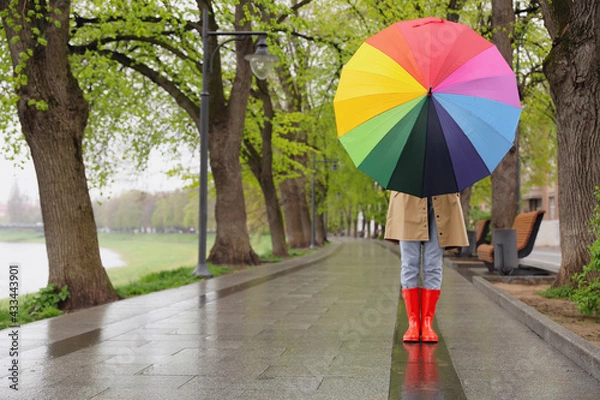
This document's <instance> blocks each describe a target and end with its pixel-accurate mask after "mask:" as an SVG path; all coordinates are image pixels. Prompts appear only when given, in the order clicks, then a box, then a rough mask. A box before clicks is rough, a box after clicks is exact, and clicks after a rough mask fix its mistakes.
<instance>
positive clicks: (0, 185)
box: [0, 153, 197, 204]
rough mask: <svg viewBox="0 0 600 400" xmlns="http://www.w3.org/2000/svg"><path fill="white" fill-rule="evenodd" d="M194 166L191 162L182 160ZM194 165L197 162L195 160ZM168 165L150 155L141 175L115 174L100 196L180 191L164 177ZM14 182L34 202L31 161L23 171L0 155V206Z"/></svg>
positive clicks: (179, 184) (94, 192) (94, 193)
mask: <svg viewBox="0 0 600 400" xmlns="http://www.w3.org/2000/svg"><path fill="white" fill-rule="evenodd" d="M186 162H188V163H189V164H190V165H194V159H193V157H191V159H190V160H186ZM196 163H197V159H196ZM170 165H171V163H169V162H168V161H167V160H165V159H164V158H163V157H161V156H160V155H158V154H157V153H154V154H152V155H151V156H150V162H149V166H148V169H147V170H146V171H143V172H141V173H138V172H135V171H130V172H123V173H119V174H118V175H117V176H115V183H114V184H112V185H110V186H109V187H108V188H106V189H104V190H103V194H104V195H112V196H118V195H119V194H121V193H122V192H125V191H127V190H131V189H138V190H144V191H147V192H151V193H155V192H161V191H172V190H177V189H181V188H183V186H184V182H183V181H182V180H180V179H178V178H170V177H167V176H166V174H165V171H167V170H168V169H169V167H170ZM15 182H16V183H17V184H18V186H19V192H20V194H21V195H25V196H27V198H28V199H29V200H30V203H31V204H37V203H38V198H39V194H38V188H37V179H36V176H35V170H34V168H33V162H32V161H31V160H27V161H26V162H25V164H24V167H23V168H20V167H15V163H14V162H13V161H7V160H5V159H4V158H3V157H2V156H0V204H6V203H7V201H8V198H9V196H10V193H11V190H12V187H13V185H14V184H15ZM90 195H91V197H92V198H93V199H94V198H98V197H99V192H98V191H97V190H92V191H91V192H90Z"/></svg>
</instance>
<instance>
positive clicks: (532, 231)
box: [477, 210, 545, 273]
mask: <svg viewBox="0 0 600 400" xmlns="http://www.w3.org/2000/svg"><path fill="white" fill-rule="evenodd" d="M544 213H545V211H544V210H538V211H531V212H527V213H522V214H519V215H517V217H516V218H515V222H514V223H513V225H512V229H514V230H515V231H516V233H517V243H516V245H517V257H518V258H524V257H527V256H528V255H529V253H531V250H533V245H534V244H535V238H536V237H537V234H538V231H539V229H540V225H541V224H542V219H543V218H544ZM477 257H478V258H479V260H481V261H483V263H484V264H485V266H486V267H487V268H488V269H489V270H490V271H494V270H495V268H494V246H493V245H491V244H487V243H484V244H481V245H479V246H478V247H477ZM500 272H501V273H507V272H506V271H500ZM509 272H510V271H509Z"/></svg>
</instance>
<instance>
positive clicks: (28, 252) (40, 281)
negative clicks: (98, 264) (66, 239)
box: [0, 242, 126, 299]
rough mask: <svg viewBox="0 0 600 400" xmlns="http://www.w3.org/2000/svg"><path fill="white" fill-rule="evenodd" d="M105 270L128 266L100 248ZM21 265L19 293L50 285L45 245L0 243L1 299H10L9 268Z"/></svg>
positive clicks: (108, 251)
mask: <svg viewBox="0 0 600 400" xmlns="http://www.w3.org/2000/svg"><path fill="white" fill-rule="evenodd" d="M100 257H101V258H102V265H104V268H117V267H124V266H125V265H126V264H125V262H123V260H122V259H121V257H120V256H119V255H118V254H117V253H115V252H114V251H112V250H109V249H103V248H100ZM13 263H17V264H19V293H20V294H25V293H32V292H37V291H38V290H39V289H41V288H43V287H46V285H48V255H47V254H46V245H45V244H43V243H6V242H0V299H1V298H5V297H8V294H9V293H8V279H9V267H10V265H11V264H13Z"/></svg>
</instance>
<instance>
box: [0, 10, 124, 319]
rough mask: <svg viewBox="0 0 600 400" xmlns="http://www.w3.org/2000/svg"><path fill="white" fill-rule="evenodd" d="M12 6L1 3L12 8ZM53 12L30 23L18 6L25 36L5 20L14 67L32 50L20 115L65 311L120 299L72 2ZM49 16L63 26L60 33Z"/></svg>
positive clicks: (20, 91)
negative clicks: (103, 227)
mask: <svg viewBox="0 0 600 400" xmlns="http://www.w3.org/2000/svg"><path fill="white" fill-rule="evenodd" d="M7 3H8V1H1V2H0V10H5V9H6V6H7ZM49 5H50V7H51V8H53V9H54V8H58V9H60V11H61V14H55V13H52V14H51V15H50V14H48V15H44V16H43V17H42V18H35V17H34V18H33V19H32V20H31V21H25V20H24V19H22V18H21V16H22V15H29V14H28V11H33V12H40V13H41V12H43V13H45V12H46V10H45V8H43V9H42V11H35V8H34V7H35V4H34V2H29V1H24V0H21V1H18V5H17V6H16V7H15V8H16V9H18V10H20V11H19V14H18V15H11V17H12V18H14V19H15V24H16V25H15V26H21V27H22V30H21V31H20V32H19V34H18V36H19V37H20V40H18V41H14V40H13V38H14V37H15V36H17V34H16V33H15V31H14V30H13V28H12V27H9V26H8V25H7V24H6V20H4V19H3V21H2V22H3V25H4V29H5V31H6V33H7V39H8V42H9V44H10V53H11V58H12V62H13V66H14V67H16V66H17V65H19V57H20V55H21V54H24V53H26V52H27V51H28V50H31V51H33V53H31V58H30V59H29V60H28V61H27V64H26V67H25V69H24V70H23V71H22V73H23V75H24V76H26V77H27V84H26V85H24V86H20V87H19V88H17V94H18V96H19V101H18V104H17V110H18V114H19V119H20V121H21V126H22V129H23V134H24V135H25V138H26V140H27V143H28V145H29V147H30V150H31V156H32V158H33V162H34V165H35V170H36V175H37V180H38V187H39V193H40V205H41V208H42V216H43V220H44V233H45V236H46V249H47V252H48V264H49V270H50V271H49V279H48V283H49V284H55V285H56V286H57V287H58V288H61V287H63V286H65V285H67V286H68V289H69V292H70V293H71V297H70V298H69V299H68V300H67V301H66V302H65V303H64V304H63V305H62V307H63V308H64V309H66V310H73V309H78V308H84V307H89V306H93V305H97V304H104V303H108V302H111V301H114V300H117V299H118V295H117V293H116V291H115V290H114V289H113V287H112V285H111V283H110V280H109V279H108V275H107V274H106V271H105V270H104V268H103V267H102V262H101V260H100V251H99V248H98V237H97V233H96V223H95V221H94V214H93V211H92V203H91V200H90V196H89V193H88V186H87V179H86V176H85V167H84V164H83V155H82V139H83V134H84V129H85V126H86V124H87V119H88V105H87V103H86V101H85V99H84V97H83V92H82V91H81V89H80V87H79V86H78V84H77V81H76V80H75V78H74V77H73V75H72V73H71V69H70V67H69V63H68V58H67V45H68V41H69V31H68V27H69V16H70V8H71V2H70V1H50V2H49ZM45 17H48V18H55V19H57V20H59V21H60V24H61V27H60V28H58V27H56V25H55V24H54V23H53V22H48V21H47V20H46V19H45ZM32 28H37V29H39V31H40V32H41V34H40V35H39V37H40V38H41V37H43V38H45V40H46V41H47V45H41V44H39V43H38V42H37V37H35V36H34V35H33V34H32ZM17 74H18V73H17ZM36 101H37V102H39V101H44V102H45V103H47V105H48V109H47V110H39V109H38V108H37V107H36V106H35V105H34V103H33V102H36Z"/></svg>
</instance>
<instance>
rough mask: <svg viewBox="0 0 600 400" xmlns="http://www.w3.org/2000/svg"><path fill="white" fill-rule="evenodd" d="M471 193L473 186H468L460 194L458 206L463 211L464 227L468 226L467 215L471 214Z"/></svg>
mask: <svg viewBox="0 0 600 400" xmlns="http://www.w3.org/2000/svg"><path fill="white" fill-rule="evenodd" d="M471 192H473V186H469V187H468V188H466V189H464V190H463V191H462V192H460V205H461V207H462V210H463V217H464V219H465V225H466V226H468V225H469V213H470V212H471Z"/></svg>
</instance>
